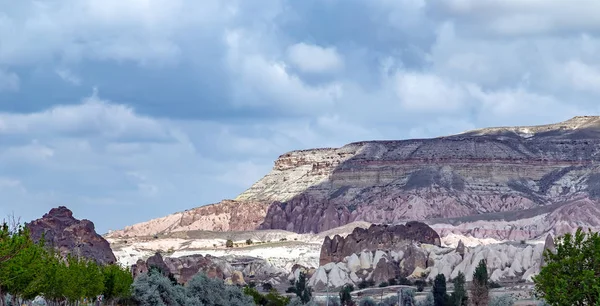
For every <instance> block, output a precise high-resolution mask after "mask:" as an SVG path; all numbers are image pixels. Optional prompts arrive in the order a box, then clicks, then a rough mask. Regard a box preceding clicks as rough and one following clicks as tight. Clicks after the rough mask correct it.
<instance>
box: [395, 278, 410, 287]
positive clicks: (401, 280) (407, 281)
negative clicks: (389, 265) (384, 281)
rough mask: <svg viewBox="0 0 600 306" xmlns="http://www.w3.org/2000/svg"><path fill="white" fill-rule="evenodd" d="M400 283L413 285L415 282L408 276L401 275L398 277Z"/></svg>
mask: <svg viewBox="0 0 600 306" xmlns="http://www.w3.org/2000/svg"><path fill="white" fill-rule="evenodd" d="M398 285H404V286H412V285H413V283H412V282H411V281H410V280H409V279H408V278H406V277H400V278H399V279H398Z"/></svg>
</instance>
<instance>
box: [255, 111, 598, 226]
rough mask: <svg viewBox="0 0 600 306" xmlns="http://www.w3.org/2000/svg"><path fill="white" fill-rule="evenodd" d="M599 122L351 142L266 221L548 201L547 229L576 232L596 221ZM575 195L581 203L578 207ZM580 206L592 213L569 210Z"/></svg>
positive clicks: (398, 217)
mask: <svg viewBox="0 0 600 306" xmlns="http://www.w3.org/2000/svg"><path fill="white" fill-rule="evenodd" d="M599 122H600V119H598V117H576V118H574V119H572V120H569V121H566V122H563V123H560V124H555V125H547V126H538V127H515V128H493V129H484V130H477V131H471V132H467V133H464V134H460V135H454V136H448V137H441V138H434V139H419V140H405V141H376V142H363V143H355V144H351V145H350V146H351V147H352V148H355V149H356V148H357V147H358V149H356V153H355V154H354V156H352V157H351V158H348V159H346V160H345V161H344V162H342V163H340V164H339V165H338V166H337V167H336V168H335V169H334V170H333V171H332V172H331V174H330V176H329V179H328V180H326V181H325V182H322V183H320V184H318V185H313V186H311V187H308V188H307V190H306V191H305V192H303V193H302V194H300V195H298V196H295V197H293V198H292V199H290V200H287V201H282V202H276V203H274V204H273V205H271V206H270V207H269V210H268V212H267V216H266V217H265V222H264V223H263V224H262V228H271V229H275V228H277V229H287V230H292V231H297V232H310V231H314V232H318V231H323V230H327V229H329V228H332V227H336V226H338V225H342V224H345V223H348V222H352V221H355V220H364V221H368V222H373V223H397V222H401V221H406V220H427V219H432V218H458V217H464V216H472V215H475V216H477V215H480V214H486V213H498V212H511V211H521V210H534V209H537V208H541V207H553V210H552V211H549V210H547V211H544V212H540V213H541V215H539V216H542V217H547V218H546V219H547V225H548V227H547V228H544V229H541V228H540V229H541V232H543V231H546V230H548V228H549V227H551V226H554V225H556V224H558V225H560V228H559V229H558V231H560V232H564V231H569V230H571V229H572V227H573V226H574V224H575V223H577V222H578V221H584V222H585V223H587V225H589V226H598V223H597V222H596V221H595V220H597V219H598V217H599V216H600V214H599V212H598V210H597V208H596V206H597V205H596V204H597V198H598V196H599V195H600V175H599V173H600V171H599V168H598V165H599V164H598V161H599V159H600V155H599V154H598V153H600V123H599ZM575 199H578V200H579V201H580V202H579V204H577V205H574V204H572V201H573V200H575ZM582 201H583V202H582ZM575 210H576V211H586V213H587V214H586V215H585V216H577V215H575V216H573V215H571V214H570V213H568V211H575ZM584 219H585V220H584ZM498 221H502V219H499V220H498ZM516 230H518V228H516ZM534 232H535V231H533V232H532V233H531V234H535V233H534ZM526 236H527V237H529V234H527V235H526Z"/></svg>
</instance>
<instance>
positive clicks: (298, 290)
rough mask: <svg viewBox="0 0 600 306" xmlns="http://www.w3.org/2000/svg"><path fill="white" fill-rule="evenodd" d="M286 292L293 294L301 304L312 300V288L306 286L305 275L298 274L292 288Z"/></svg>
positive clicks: (302, 273)
mask: <svg viewBox="0 0 600 306" xmlns="http://www.w3.org/2000/svg"><path fill="white" fill-rule="evenodd" d="M288 291H289V292H290V293H291V292H293V293H295V294H296V296H298V298H299V299H300V301H301V302H302V303H304V304H306V303H308V302H309V301H310V300H311V298H312V288H310V287H309V286H307V280H306V273H304V272H300V274H299V275H298V279H297V280H296V282H295V283H294V287H290V288H288Z"/></svg>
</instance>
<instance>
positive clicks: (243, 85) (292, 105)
mask: <svg viewBox="0 0 600 306" xmlns="http://www.w3.org/2000/svg"><path fill="white" fill-rule="evenodd" d="M245 34H246V33H240V32H239V31H230V32H228V33H226V36H225V41H226V43H227V45H228V47H229V48H228V58H227V59H228V64H229V67H230V69H231V72H232V75H236V76H237V78H239V79H237V78H236V81H235V88H236V90H237V92H236V103H237V104H239V105H245V104H246V105H247V104H250V105H254V106H263V105H273V106H276V107H277V106H279V107H285V108H286V110H287V111H291V112H296V113H306V112H307V111H310V110H315V109H330V108H331V107H333V105H334V104H335V101H336V100H337V99H339V97H340V96H341V95H342V92H343V88H342V86H341V84H340V83H335V82H334V83H329V84H325V85H316V86H312V85H308V84H306V83H305V82H303V80H301V79H300V77H298V76H297V75H294V74H292V73H291V72H289V71H288V68H287V67H286V65H285V63H284V62H282V61H278V60H275V59H273V60H268V59H266V58H265V57H266V56H265V55H264V54H262V53H260V52H259V50H258V49H259V47H257V46H256V44H260V41H256V42H252V43H250V42H249V40H250V39H252V38H254V37H248V36H246V35H245Z"/></svg>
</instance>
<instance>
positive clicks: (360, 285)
mask: <svg viewBox="0 0 600 306" xmlns="http://www.w3.org/2000/svg"><path fill="white" fill-rule="evenodd" d="M373 286H375V282H374V281H373V280H363V281H361V282H360V283H358V289H365V288H368V287H373Z"/></svg>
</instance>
